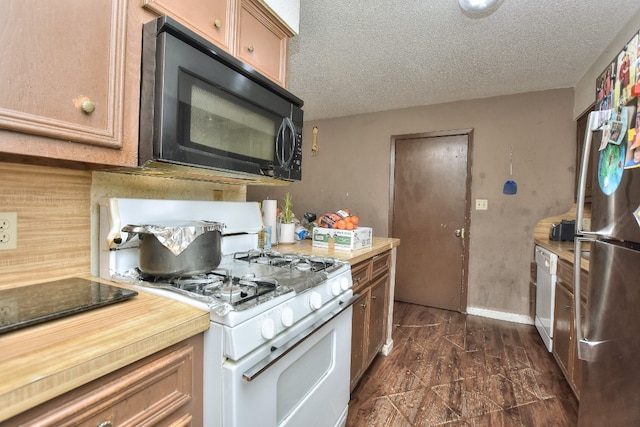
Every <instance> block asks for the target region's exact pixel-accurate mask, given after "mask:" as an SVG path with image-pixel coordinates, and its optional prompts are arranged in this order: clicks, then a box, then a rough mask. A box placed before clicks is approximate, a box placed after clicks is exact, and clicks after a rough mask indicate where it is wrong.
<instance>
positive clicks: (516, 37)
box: [289, 0, 640, 120]
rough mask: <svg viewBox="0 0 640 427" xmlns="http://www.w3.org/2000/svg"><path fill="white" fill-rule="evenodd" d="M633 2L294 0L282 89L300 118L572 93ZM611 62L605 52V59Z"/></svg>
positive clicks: (633, 7)
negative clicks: (490, 6) (472, 9)
mask: <svg viewBox="0 0 640 427" xmlns="http://www.w3.org/2000/svg"><path fill="white" fill-rule="evenodd" d="M638 10H640V1H638V0H606V1H605V0H530V1H525V0H504V1H503V3H502V4H501V5H500V7H499V9H498V10H497V11H495V12H494V13H493V14H491V15H489V16H484V17H482V18H474V17H470V16H468V15H465V14H463V13H462V11H461V9H460V7H459V6H458V3H457V0H350V1H345V0H301V5H300V14H301V15H300V35H298V36H296V37H294V38H293V39H292V40H291V43H290V54H291V59H290V81H289V89H290V90H291V92H293V93H294V94H296V95H297V96H299V97H300V98H302V99H303V100H304V101H305V107H304V110H305V120H316V119H322V118H330V117H340V116H345V115H351V114H359V113H367V112H374V111H384V110H392V109H397V108H404V107H411V106H417V105H429V104H438V103H442V102H449V101H458V100H464V99H474V98H483V97H489V96H496V95H506V94H514V93H522V92H530V91H538V90H545V89H555V88H565V87H573V86H575V84H576V83H577V82H578V80H580V78H581V77H582V76H583V75H584V73H585V72H586V70H587V69H588V68H589V67H590V66H591V65H592V64H593V62H594V61H595V60H596V58H597V57H598V56H599V55H600V54H601V53H602V52H603V51H604V50H605V48H606V47H607V45H608V44H609V43H610V41H611V40H612V39H613V38H614V37H615V36H616V35H617V33H618V31H619V28H620V27H622V26H623V25H624V24H626V23H627V22H628V21H629V18H630V17H631V16H632V15H633V14H635V13H636V12H637V11H638ZM612 56H613V54H612Z"/></svg>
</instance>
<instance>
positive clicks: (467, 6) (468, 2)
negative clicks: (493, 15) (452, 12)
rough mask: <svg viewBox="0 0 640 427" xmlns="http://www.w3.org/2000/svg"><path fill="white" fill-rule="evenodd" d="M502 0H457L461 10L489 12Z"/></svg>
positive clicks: (475, 12)
mask: <svg viewBox="0 0 640 427" xmlns="http://www.w3.org/2000/svg"><path fill="white" fill-rule="evenodd" d="M501 2H502V0H458V4H460V7H461V8H462V10H464V11H465V12H468V13H473V14H479V13H489V12H492V11H494V10H495V9H497V8H498V6H499V5H500V3H501Z"/></svg>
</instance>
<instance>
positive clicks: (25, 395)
mask: <svg viewBox="0 0 640 427" xmlns="http://www.w3.org/2000/svg"><path fill="white" fill-rule="evenodd" d="M87 278H88V279H91V280H93V281H98V282H103V283H107V284H110V285H115V286H119V287H126V286H124V285H121V284H116V283H113V282H109V281H106V280H103V279H98V278H94V277H87ZM208 328H209V313H207V312H205V311H202V310H198V309H196V308H194V307H191V306H188V305H186V304H184V303H180V302H177V301H174V300H171V299H169V298H163V297H159V296H155V295H152V294H149V293H146V292H143V291H140V290H138V295H137V296H135V297H134V298H132V299H130V300H127V301H122V302H118V303H116V304H113V305H110V306H106V307H102V308H97V309H95V310H91V311H87V312H84V313H79V314H74V315H72V316H68V317H64V318H60V319H57V320H52V321H49V322H46V323H42V324H40V325H34V326H30V327H27V328H24V329H20V330H16V331H12V332H7V333H4V334H0V349H2V350H1V351H0V375H1V377H2V381H0V421H4V420H6V419H8V418H10V417H12V416H14V415H16V414H19V413H21V412H23V411H25V410H27V409H30V408H32V407H35V406H37V405H39V404H40V403H43V402H45V401H47V400H49V399H52V398H54V397H56V396H59V395H61V394H63V393H65V392H67V391H70V390H73V389H75V388H77V387H79V386H81V385H83V384H86V383H88V382H90V381H93V380H95V379H97V378H99V377H102V376H103V375H105V374H108V373H110V372H113V371H115V370H117V369H120V368H122V367H124V366H127V365H129V364H131V363H132V362H135V361H137V360H139V359H142V358H144V357H146V356H149V355H151V354H153V353H155V352H157V351H159V350H162V349H164V348H166V347H169V346H171V345H173V344H175V343H178V342H180V341H183V340H185V339H187V338H189V337H191V336H194V335H197V334H199V333H201V332H203V331H205V330H207V329H208Z"/></svg>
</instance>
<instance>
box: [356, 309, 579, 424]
mask: <svg viewBox="0 0 640 427" xmlns="http://www.w3.org/2000/svg"><path fill="white" fill-rule="evenodd" d="M393 323H394V325H393V342H394V348H393V351H392V352H391V354H390V355H389V356H387V357H383V356H380V355H378V356H377V357H376V359H375V361H374V362H373V364H372V365H371V367H370V368H369V370H368V371H367V373H366V374H365V376H364V377H363V378H362V380H361V381H360V383H359V384H358V386H357V388H356V389H355V390H354V392H353V393H352V396H351V401H350V403H349V416H348V419H347V426H348V427H359V426H375V427H380V426H393V427H396V426H397V427H408V426H439V425H446V426H455V427H462V426H473V427H479V426H505V427H506V426H509V427H511V426H523V427H532V426H545V427H546V426H553V427H563V426H575V425H576V419H577V412H578V410H577V408H578V407H577V401H576V398H575V396H574V395H573V393H572V392H571V389H570V388H569V385H568V384H567V382H566V381H565V379H564V377H563V376H562V373H561V372H560V368H559V367H558V365H557V364H556V362H555V360H554V359H553V356H552V355H551V353H549V352H547V351H546V349H545V347H544V345H543V343H542V340H541V339H540V336H539V335H538V333H537V331H536V329H535V327H534V326H531V325H522V324H518V323H510V322H504V321H499V320H493V319H487V318H483V317H477V316H468V315H463V314H460V313H455V312H451V311H445V310H439V309H434V308H430V307H423V306H419V305H413V304H405V303H399V302H396V303H395V304H394V322H393Z"/></svg>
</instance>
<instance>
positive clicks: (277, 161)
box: [139, 16, 303, 180]
mask: <svg viewBox="0 0 640 427" xmlns="http://www.w3.org/2000/svg"><path fill="white" fill-rule="evenodd" d="M302 105H303V102H302V100H301V99H299V98H297V97H296V96H294V95H293V94H291V93H290V92H289V91H287V90H285V89H284V88H282V87H280V86H278V85H276V84H275V83H273V82H272V81H270V80H269V79H267V78H266V77H264V76H263V75H262V74H260V73H259V72H257V71H256V70H254V69H253V68H251V67H250V66H248V65H246V64H244V63H242V62H241V61H239V60H237V59H236V58H234V57H232V56H231V55H229V54H228V53H226V52H224V51H222V50H221V49H219V48H218V47H217V46H215V45H214V44H212V43H210V42H209V41H207V40H205V39H204V38H203V37H201V36H199V35H197V34H196V33H194V32H193V31H191V30H189V29H187V28H185V27H184V26H182V25H181V24H179V23H178V22H176V21H175V20H173V19H172V18H170V17H166V16H164V17H160V18H158V19H156V20H154V21H152V22H149V23H147V24H145V25H144V27H143V44H142V82H141V98H140V146H139V164H140V165H141V166H144V165H145V164H149V163H153V164H156V165H157V164H158V163H162V164H168V165H176V166H187V167H195V168H199V169H202V170H205V169H212V170H215V171H218V170H223V171H232V172H235V173H241V174H250V175H261V176H264V177H273V178H279V179H284V180H300V179H301V178H302V119H303V111H302V109H301V107H302Z"/></svg>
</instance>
